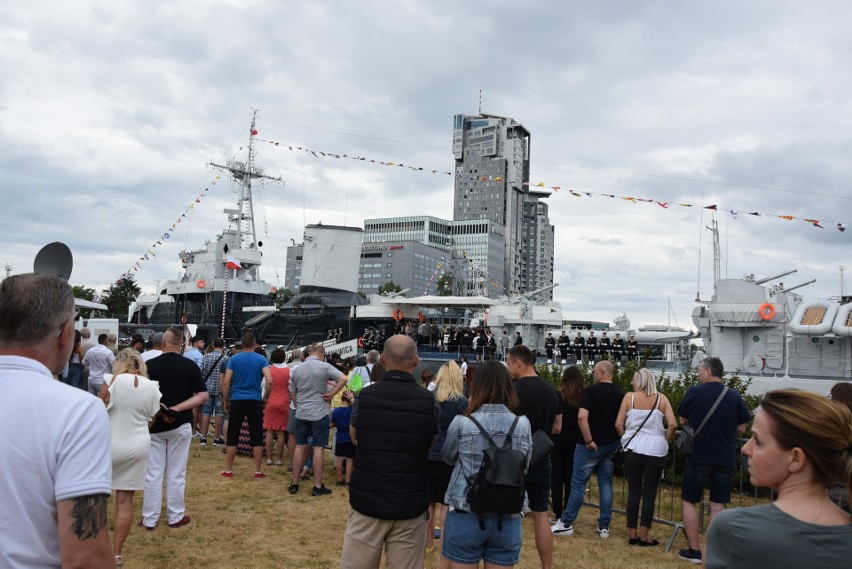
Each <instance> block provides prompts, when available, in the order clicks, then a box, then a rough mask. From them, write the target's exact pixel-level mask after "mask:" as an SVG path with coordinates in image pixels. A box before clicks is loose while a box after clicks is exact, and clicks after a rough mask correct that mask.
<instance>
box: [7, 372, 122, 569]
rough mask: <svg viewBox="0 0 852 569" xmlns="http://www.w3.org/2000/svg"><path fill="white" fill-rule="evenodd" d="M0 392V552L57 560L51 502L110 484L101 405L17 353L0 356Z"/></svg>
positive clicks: (15, 562) (11, 560) (11, 562)
mask: <svg viewBox="0 0 852 569" xmlns="http://www.w3.org/2000/svg"><path fill="white" fill-rule="evenodd" d="M0 393H2V394H3V397H2V398H0V433H2V436H0V457H2V467H0V504H2V507H3V515H2V516H0V536H2V537H0V560H2V565H3V567H13V568H19V567H20V568H24V567H26V568H32V567H59V566H60V557H59V528H58V527H57V503H58V502H61V501H63V500H69V499H71V498H77V497H80V496H91V495H94V494H106V495H109V494H110V492H111V490H112V460H111V456H110V431H109V419H108V418H107V412H106V409H105V407H104V404H103V402H102V401H101V400H100V399H98V398H97V397H93V396H92V395H91V394H89V393H87V392H85V391H82V390H80V389H77V388H75V387H71V386H69V385H65V384H64V383H61V382H58V381H56V380H54V379H53V377H52V375H51V374H50V371H49V370H48V369H47V368H46V367H45V366H44V365H42V364H41V363H39V362H37V361H35V360H31V359H29V358H23V357H18V356H0Z"/></svg>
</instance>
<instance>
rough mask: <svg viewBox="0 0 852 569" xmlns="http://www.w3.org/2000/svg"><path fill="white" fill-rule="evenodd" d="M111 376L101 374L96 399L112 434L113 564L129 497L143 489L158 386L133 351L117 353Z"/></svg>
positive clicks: (126, 526)
mask: <svg viewBox="0 0 852 569" xmlns="http://www.w3.org/2000/svg"><path fill="white" fill-rule="evenodd" d="M112 369H113V375H109V374H105V375H104V384H103V387H102V388H101V392H100V397H101V399H103V400H104V402H105V403H106V406H107V412H108V413H109V426H110V431H111V433H112V488H113V490H115V563H116V565H121V562H122V557H121V549H122V547H123V546H124V542H125V540H126V539H127V536H128V534H129V533H130V524H131V523H132V520H133V494H134V493H135V492H136V490H144V489H145V474H146V472H147V470H148V453H149V450H150V446H151V435H150V434H149V433H148V426H149V424H150V423H151V421H152V420H153V417H154V415H156V414H157V411H159V409H160V387H159V384H158V383H157V382H156V381H151V380H150V379H148V378H147V377H146V375H147V371H148V370H147V369H146V367H145V363H144V362H143V361H142V356H141V355H140V354H139V352H137V351H136V350H132V349H129V348H128V349H125V350H122V351H120V352H118V355H117V356H116V358H115V363H114V364H113V368H112Z"/></svg>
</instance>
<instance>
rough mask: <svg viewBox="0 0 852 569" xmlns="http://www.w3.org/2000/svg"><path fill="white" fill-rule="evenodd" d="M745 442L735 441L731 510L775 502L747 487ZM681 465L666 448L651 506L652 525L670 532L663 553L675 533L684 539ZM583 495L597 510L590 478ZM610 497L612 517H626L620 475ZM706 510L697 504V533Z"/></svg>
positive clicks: (770, 494)
mask: <svg viewBox="0 0 852 569" xmlns="http://www.w3.org/2000/svg"><path fill="white" fill-rule="evenodd" d="M747 440H748V439H737V447H738V448H737V466H736V468H735V473H736V474H735V476H734V480H735V481H737V488H736V489H734V488H733V487H732V488H731V505H733V506H752V505H756V504H765V503H768V502H771V501H772V500H774V499H775V494H774V491H771V490H767V489H759V488H753V487H751V486H750V485H749V484H748V457H747V456H745V455H744V454H742V453H741V452H740V450H739V449H740V448H742V445H744V444H745V443H746V441H747ZM684 463H685V459H684V458H683V457H682V456H681V455H680V454H679V453H678V451H677V450H676V449H675V447H674V444H671V445H669V454H668V456H667V457H666V468H665V470H664V471H663V478H662V480H661V482H660V486H659V487H658V488H657V499H656V502H655V504H654V512H655V513H654V523H655V524H661V525H665V526H669V527H671V528H672V529H671V534H670V535H669V539H668V541H667V542H666V546H665V551H666V552H669V551H671V549H672V546H673V545H674V542H675V539H676V538H677V534H678V532H679V531H683V532H684V536H685V535H686V529H685V527H684V525H683V523H682V522H681V521H678V520H680V519H681V506H682V501H681V497H680V487H679V485H678V484H677V480H678V476H677V474H678V473H680V474H683V466H684ZM619 479H620V483H621V492H620V495H621V499H620V500H617V498H618V494H619V493H617V492H615V488H616V483H617V481H618V480H619ZM593 489H594V491H593ZM585 492H586V494H587V495H588V497H587V499H586V500H585V501H584V502H583V505H584V506H591V507H593V508H598V509H600V503H599V502H595V501H594V498H595V496H596V495H597V484H594V485H592V479H591V478H590V479H589V482H588V483H587V487H586V489H585ZM613 494H614V496H613V509H612V511H613V513H618V514H623V515H626V514H627V509H626V504H627V479H626V478H625V477H624V475H623V474H622V475H621V476H613ZM704 496H705V497H706V496H707V492H706V491H705V493H704ZM566 499H567V496H566ZM598 499H599V497H598ZM709 506H710V504H709V501H705V500H704V499H702V501H701V502H700V503H699V504H698V520H699V532H700V533H704V529H705V527H706V524H705V521H706V519H707V516H708V515H709V512H710V508H709Z"/></svg>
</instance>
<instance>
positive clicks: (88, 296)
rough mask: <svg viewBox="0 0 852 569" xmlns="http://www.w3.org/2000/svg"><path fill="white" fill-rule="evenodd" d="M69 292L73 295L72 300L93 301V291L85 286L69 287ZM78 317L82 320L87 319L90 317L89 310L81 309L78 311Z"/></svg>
mask: <svg viewBox="0 0 852 569" xmlns="http://www.w3.org/2000/svg"><path fill="white" fill-rule="evenodd" d="M71 291H72V292H73V293H74V298H79V299H80V300H90V301H94V300H95V289H93V288H87V287H85V286H80V285H74V286H72V287H71ZM80 315H81V316H82V317H83V318H89V317H90V316H91V314H90V310H89V309H88V308H83V309H82V310H80Z"/></svg>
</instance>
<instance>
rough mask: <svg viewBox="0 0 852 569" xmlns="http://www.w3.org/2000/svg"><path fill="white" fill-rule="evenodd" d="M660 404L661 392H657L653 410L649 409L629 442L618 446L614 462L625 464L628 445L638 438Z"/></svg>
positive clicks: (618, 464)
mask: <svg viewBox="0 0 852 569" xmlns="http://www.w3.org/2000/svg"><path fill="white" fill-rule="evenodd" d="M659 404H660V394H659V393H658V394H657V400H656V401H654V406H653V407H651V410H650V411H648V414H647V415H645V420H644V421H642V423H641V424H640V425H639V428H638V429H636V431H634V432H633V436H632V437H630V438H629V439H627V444H625V445H622V444H619V445H618V448H617V449H616V450H615V455H613V457H612V462H613V463H614V464H615V466H624V453H626V452H627V447H629V446H630V443H632V442H633V439H634V438H636V435H638V434H639V431H641V430H642V427H644V426H645V423H647V422H648V419H650V418H651V415H652V414H653V413H654V411H656V410H657V405H659Z"/></svg>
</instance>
